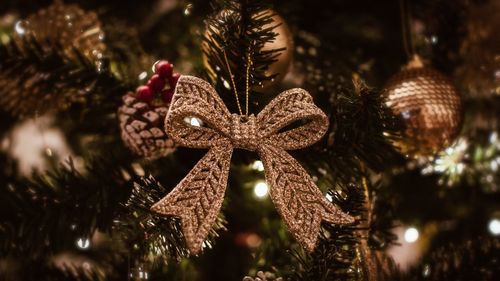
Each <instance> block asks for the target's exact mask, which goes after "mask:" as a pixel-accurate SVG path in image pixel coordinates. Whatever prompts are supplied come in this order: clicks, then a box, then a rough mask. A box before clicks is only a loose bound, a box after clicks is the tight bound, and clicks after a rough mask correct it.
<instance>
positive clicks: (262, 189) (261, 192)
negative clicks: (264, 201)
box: [253, 182, 269, 198]
mask: <svg viewBox="0 0 500 281" xmlns="http://www.w3.org/2000/svg"><path fill="white" fill-rule="evenodd" d="M268 190H269V187H268V186H267V184H266V183H265V182H258V183H257V184H255V187H254V189H253V192H254V193H255V196H257V197H258V198H264V197H266V196H267V192H268Z"/></svg>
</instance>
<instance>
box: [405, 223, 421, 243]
mask: <svg viewBox="0 0 500 281" xmlns="http://www.w3.org/2000/svg"><path fill="white" fill-rule="evenodd" d="M418 236H419V233H418V230H417V229H416V228H415V227H409V228H408V229H406V231H405V234H404V238H405V241H406V242H408V243H413V242H415V241H417V240H418Z"/></svg>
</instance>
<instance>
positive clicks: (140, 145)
mask: <svg viewBox="0 0 500 281" xmlns="http://www.w3.org/2000/svg"><path fill="white" fill-rule="evenodd" d="M155 72H156V74H155V75H153V76H152V77H151V79H149V81H148V84H147V86H140V87H139V88H137V90H136V92H129V93H127V94H126V95H125V96H124V97H123V105H122V106H121V107H120V108H119V109H118V116H119V120H120V129H121V134H122V139H123V141H124V143H125V144H126V145H127V146H128V147H129V148H130V150H132V152H134V153H135V154H137V155H140V156H143V157H146V158H148V159H151V160H154V159H158V158H161V157H165V156H167V155H169V154H170V153H172V152H174V151H175V145H174V142H173V141H172V139H170V138H169V137H168V136H167V134H166V133H165V130H164V122H165V118H166V116H167V113H168V108H169V107H170V101H171V99H172V95H173V91H174V89H175V86H176V84H177V80H178V77H179V74H178V73H173V66H172V64H170V63H168V62H167V61H160V62H157V63H156V64H155Z"/></svg>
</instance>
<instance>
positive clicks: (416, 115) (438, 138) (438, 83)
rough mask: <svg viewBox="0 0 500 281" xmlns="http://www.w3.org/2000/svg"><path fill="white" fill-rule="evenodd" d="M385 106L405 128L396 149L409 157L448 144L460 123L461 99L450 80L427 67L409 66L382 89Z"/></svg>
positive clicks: (434, 151) (456, 132)
mask: <svg viewBox="0 0 500 281" xmlns="http://www.w3.org/2000/svg"><path fill="white" fill-rule="evenodd" d="M384 95H385V97H386V98H387V106H388V107H389V108H391V109H392V110H393V112H394V114H396V115H399V116H401V118H402V120H403V121H404V123H405V125H406V130H405V132H404V135H403V138H402V140H401V141H400V142H399V143H397V146H398V147H399V148H400V149H401V151H402V152H403V153H407V154H410V155H412V156H420V155H430V154H435V153H437V152H439V151H440V150H441V149H443V148H445V147H446V146H448V145H450V144H451V142H452V141H453V140H454V139H455V137H456V135H457V134H458V132H459V130H460V128H461V124H462V111H461V99H460V96H459V95H458V93H457V91H456V89H455V87H454V86H453V84H452V83H451V82H450V80H449V79H448V78H447V77H446V76H444V75H443V74H441V73H440V72H438V71H436V70H434V69H432V68H429V67H409V68H406V69H404V70H402V71H400V72H399V73H397V74H396V75H395V76H393V77H392V78H391V79H390V80H389V81H388V83H387V85H386V86H385V90H384Z"/></svg>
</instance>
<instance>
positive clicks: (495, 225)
mask: <svg viewBox="0 0 500 281" xmlns="http://www.w3.org/2000/svg"><path fill="white" fill-rule="evenodd" d="M488 230H489V231H490V233H491V234H493V235H494V236H498V235H500V220H499V219H492V220H490V223H489V224H488Z"/></svg>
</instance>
